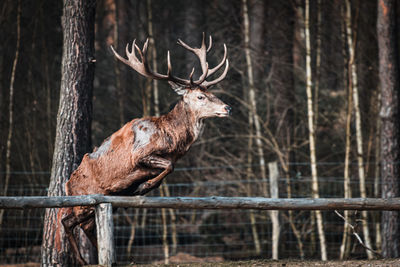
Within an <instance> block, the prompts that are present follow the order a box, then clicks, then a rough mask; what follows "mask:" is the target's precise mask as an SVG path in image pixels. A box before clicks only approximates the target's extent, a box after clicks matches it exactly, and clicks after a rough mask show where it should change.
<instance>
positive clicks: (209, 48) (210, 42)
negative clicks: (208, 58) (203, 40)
mask: <svg viewBox="0 0 400 267" xmlns="http://www.w3.org/2000/svg"><path fill="white" fill-rule="evenodd" d="M211 47H212V38H211V35H210V40H209V42H208V48H207V53H208V52H210V50H211Z"/></svg>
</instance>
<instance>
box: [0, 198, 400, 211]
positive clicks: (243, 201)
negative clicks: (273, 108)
mask: <svg viewBox="0 0 400 267" xmlns="http://www.w3.org/2000/svg"><path fill="white" fill-rule="evenodd" d="M101 203H110V204H112V206H113V207H133V208H170V209H257V210H400V198H390V199H382V198H317V199H312V198H290V199H288V198H262V197H141V196H135V197H120V196H103V195H86V196H68V197H67V196H63V197H47V196H40V197H0V209H31V208H61V207H72V206H96V205H98V204H101Z"/></svg>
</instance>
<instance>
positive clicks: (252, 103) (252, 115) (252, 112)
mask: <svg viewBox="0 0 400 267" xmlns="http://www.w3.org/2000/svg"><path fill="white" fill-rule="evenodd" d="M258 5H260V6H258V7H257V9H261V10H264V8H263V5H262V2H258ZM242 6H243V23H244V32H243V34H244V46H245V58H246V69H247V70H246V72H247V79H248V86H249V88H248V94H249V95H248V101H249V123H252V124H253V126H254V130H255V137H256V138H255V141H256V142H255V143H256V147H257V154H258V161H259V165H260V175H261V179H262V184H261V190H262V192H261V194H262V196H264V197H268V195H269V194H268V188H267V184H266V180H267V170H266V166H265V159H264V150H263V146H262V141H261V137H262V134H261V125H260V118H259V116H258V114H257V101H256V88H255V82H254V73H255V72H254V67H253V63H252V57H251V53H250V44H251V39H250V38H251V36H259V35H261V32H258V33H256V32H254V31H255V30H258V31H260V30H261V29H262V28H260V27H250V20H249V10H248V4H247V0H242ZM253 8H254V7H253ZM251 30H253V32H252V33H251ZM256 43H257V42H256ZM255 50H256V51H257V48H256V49H255ZM251 128H252V126H250V125H249V129H251ZM249 153H251V152H250V151H249ZM270 216H271V214H270ZM250 219H251V223H252V231H253V237H254V242H255V246H256V251H257V253H260V252H261V247H260V241H259V236H258V233H257V232H255V231H256V227H255V224H256V222H255V217H254V214H251V218H250ZM273 223H274V222H273ZM276 228H277V227H275V228H274V229H276Z"/></svg>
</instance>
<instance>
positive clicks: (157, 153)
mask: <svg viewBox="0 0 400 267" xmlns="http://www.w3.org/2000/svg"><path fill="white" fill-rule="evenodd" d="M178 44H179V45H181V46H183V47H184V48H186V49H187V50H189V51H191V52H192V53H194V54H195V55H196V56H197V57H198V59H199V61H200V66H201V69H202V74H201V76H200V77H199V79H198V80H193V73H194V68H193V70H192V72H191V73H190V75H189V79H182V78H179V77H176V76H174V75H173V74H172V68H171V61H170V56H169V52H168V54H167V63H168V72H167V74H166V75H164V74H159V73H157V72H154V71H153V70H151V68H150V66H149V64H148V61H147V59H146V52H147V47H148V40H147V41H146V42H145V44H144V46H143V49H142V50H140V48H139V47H138V46H137V45H136V44H135V41H133V43H132V48H131V51H129V44H128V45H127V47H126V56H127V57H128V59H126V58H124V57H122V56H120V55H119V54H118V53H117V52H116V51H115V50H114V48H112V47H111V48H112V51H113V52H114V55H115V56H116V57H117V58H118V59H119V60H120V61H122V62H123V63H125V64H126V65H128V66H130V67H131V68H132V69H134V70H135V71H137V72H138V73H139V74H141V75H143V76H145V77H147V78H152V79H157V80H165V81H168V82H169V83H170V85H171V86H172V88H173V89H174V90H175V92H176V93H177V94H178V95H181V96H182V98H181V100H180V101H179V102H178V103H177V104H176V105H175V107H174V108H173V109H172V110H171V111H170V112H169V113H168V114H165V115H162V116H160V117H149V118H140V119H134V120H132V121H130V122H128V123H127V124H125V125H124V126H123V127H122V128H121V129H119V130H118V131H117V132H115V133H114V134H112V135H111V136H110V137H108V138H107V139H106V140H105V141H104V142H103V143H102V145H101V146H100V147H99V148H98V149H97V150H95V151H93V152H92V153H89V154H86V155H84V157H83V159H82V163H81V164H80V166H79V167H78V168H77V169H76V170H75V171H74V172H73V173H72V175H71V177H70V179H69V181H68V182H67V183H66V186H65V189H66V193H67V195H69V196H74V195H89V194H103V195H144V194H146V193H147V192H149V191H150V190H152V189H154V188H157V187H158V186H159V185H160V184H161V182H162V180H163V179H164V177H165V176H167V175H168V174H169V173H171V172H172V171H173V168H174V164H175V162H176V161H177V160H178V159H179V158H181V157H182V156H183V155H184V154H185V153H186V152H187V151H188V149H189V148H190V146H191V145H192V144H193V142H194V141H196V139H197V138H198V137H199V134H200V132H201V129H202V128H203V119H205V118H209V117H226V116H228V115H229V114H230V112H231V108H230V107H229V106H228V105H226V104H225V103H223V102H222V101H221V100H220V99H218V98H217V97H216V96H215V95H213V94H212V93H210V92H208V91H207V89H208V88H209V87H210V86H212V85H214V84H216V83H218V82H220V81H222V80H223V79H224V78H225V76H226V74H227V72H228V67H229V63H228V60H227V50H226V46H225V44H224V57H223V59H222V61H221V62H220V63H219V64H218V65H217V66H216V67H214V68H212V69H209V67H208V62H207V60H206V54H207V52H209V51H210V49H211V46H212V39H211V36H210V41H209V45H208V47H207V48H206V44H205V40H204V34H203V40H202V44H201V47H200V48H192V47H190V46H188V45H187V44H185V43H184V42H182V41H181V40H178ZM135 50H136V51H137V54H138V55H139V56H140V60H139V59H138V58H137V56H136V52H135ZM224 65H225V69H224V71H223V72H222V74H221V75H220V76H219V77H218V78H216V79H214V80H212V81H206V79H207V78H208V77H210V75H212V74H214V73H215V72H216V71H217V70H219V69H220V68H221V67H222V66H224ZM63 215H64V216H65V217H64V218H63V219H62V224H63V226H64V229H65V233H66V236H67V238H68V240H69V242H70V244H71V248H72V250H73V252H74V254H75V256H76V260H77V262H78V263H79V264H82V265H83V264H85V261H84V260H83V258H82V256H81V255H80V253H79V250H78V246H77V242H76V240H75V238H74V235H73V229H74V228H75V227H76V226H77V225H80V227H81V228H82V229H83V230H84V232H85V233H86V235H87V236H88V237H89V239H90V240H91V242H92V243H93V244H94V245H95V246H97V240H96V235H95V231H94V228H95V222H94V208H93V207H82V206H81V207H74V208H67V209H64V211H63Z"/></svg>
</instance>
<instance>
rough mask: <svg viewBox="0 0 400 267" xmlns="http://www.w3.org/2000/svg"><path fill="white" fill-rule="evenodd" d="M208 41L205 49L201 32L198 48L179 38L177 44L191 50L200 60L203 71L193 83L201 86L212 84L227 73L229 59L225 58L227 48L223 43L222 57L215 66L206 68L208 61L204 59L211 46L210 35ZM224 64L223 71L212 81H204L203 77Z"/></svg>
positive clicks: (220, 79)
mask: <svg viewBox="0 0 400 267" xmlns="http://www.w3.org/2000/svg"><path fill="white" fill-rule="evenodd" d="M209 38H210V41H209V44H208V48H207V49H206V44H205V34H204V32H203V39H202V41H201V46H200V48H193V47H190V46H189V45H187V44H186V43H184V42H183V41H182V40H181V39H178V44H179V45H181V46H182V47H184V48H186V49H187V50H189V51H191V52H192V53H193V54H195V55H196V56H197V57H198V59H199V61H200V66H201V70H202V71H203V74H202V75H201V76H200V78H199V80H197V81H195V82H194V83H195V85H202V86H203V87H209V86H211V85H214V84H216V83H218V82H220V81H222V80H223V79H225V77H226V74H227V73H228V68H229V61H228V60H227V49H226V45H225V44H224V57H223V58H222V60H221V62H220V63H219V64H218V65H217V66H215V67H214V68H212V69H208V62H207V60H206V56H207V53H208V52H209V51H210V50H211V47H212V38H211V35H210V37H209ZM224 64H225V69H224V72H223V73H222V74H221V76H220V77H218V78H217V79H215V80H212V81H206V80H205V79H206V78H208V77H209V76H211V75H212V74H214V73H215V72H216V71H217V70H219V69H220V68H221V67H222V65H224Z"/></svg>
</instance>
